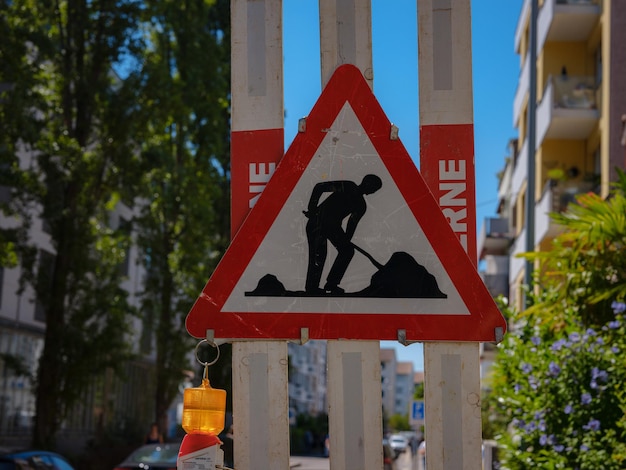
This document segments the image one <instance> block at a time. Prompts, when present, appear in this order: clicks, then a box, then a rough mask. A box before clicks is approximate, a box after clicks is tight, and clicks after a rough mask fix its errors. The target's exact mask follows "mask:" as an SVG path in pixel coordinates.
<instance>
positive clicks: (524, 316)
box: [487, 173, 626, 470]
mask: <svg viewBox="0 0 626 470" xmlns="http://www.w3.org/2000/svg"><path fill="white" fill-rule="evenodd" d="M625 208H626V179H625V178H624V174H623V173H620V180H619V183H618V185H617V186H616V187H615V189H614V191H613V192H612V194H611V196H610V198H609V199H608V200H602V199H601V198H599V197H598V196H596V195H593V194H587V195H583V196H580V197H579V198H578V205H570V206H569V208H568V210H567V212H566V213H563V214H558V215H554V216H553V217H554V219H555V221H557V222H558V223H560V224H562V225H563V227H564V229H565V231H564V232H563V233H562V234H561V235H559V236H557V238H556V239H555V241H554V250H553V251H549V252H545V253H529V254H526V256H527V257H528V258H529V259H532V260H535V261H536V262H537V266H538V270H537V284H538V285H540V286H541V290H537V291H536V292H535V293H534V294H533V296H532V298H533V305H532V306H531V307H530V308H528V309H527V310H526V311H523V312H509V315H510V319H509V320H510V325H511V328H510V332H509V333H508V334H507V336H506V337H505V340H504V341H503V343H502V344H501V345H500V346H499V352H498V356H497V360H496V365H495V370H494V374H493V377H492V384H491V385H492V392H491V394H490V397H489V400H488V403H487V406H488V409H489V411H490V412H491V413H490V415H491V419H492V421H493V422H492V423H490V425H491V426H492V429H496V431H495V432H496V434H497V435H496V437H497V439H498V441H499V444H500V445H501V446H502V447H503V451H504V452H503V453H502V454H503V468H507V469H522V468H528V467H530V466H533V467H535V468H541V469H557V468H562V469H573V468H577V469H580V470H584V469H588V470H591V469H597V468H603V469H619V468H624V467H625V466H626V445H625V444H624V442H626V394H625V393H624V389H623V384H624V381H626V360H625V359H624V351H626V335H625V333H626V323H625V321H626V319H625V317H624V312H625V310H626V304H624V297H625V295H626V278H625V277H624V269H623V268H624V263H625V262H626V255H625V254H624V249H623V248H624V242H625V241H626V224H625V223H624V217H625V211H624V209H625Z"/></svg>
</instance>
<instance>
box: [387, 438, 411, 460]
mask: <svg viewBox="0 0 626 470" xmlns="http://www.w3.org/2000/svg"><path fill="white" fill-rule="evenodd" d="M389 445H390V446H391V448H392V449H393V451H394V452H395V454H396V456H398V455H400V454H402V453H404V451H405V450H406V449H407V447H408V446H409V440H408V439H407V438H406V437H405V436H403V435H402V434H392V435H391V436H389Z"/></svg>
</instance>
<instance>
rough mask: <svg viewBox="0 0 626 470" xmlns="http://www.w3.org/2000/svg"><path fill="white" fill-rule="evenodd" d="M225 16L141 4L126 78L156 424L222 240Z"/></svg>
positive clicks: (205, 5)
mask: <svg viewBox="0 0 626 470" xmlns="http://www.w3.org/2000/svg"><path fill="white" fill-rule="evenodd" d="M229 12H230V4H229V2H228V1H226V0H211V1H209V0H182V1H180V2H171V1H154V2H149V3H147V5H146V10H145V12H144V17H145V18H146V22H145V31H146V34H147V36H146V39H145V41H146V44H148V47H147V49H146V51H145V54H144V55H143V58H142V63H141V64H140V67H138V68H137V69H136V70H134V71H132V72H131V73H130V75H129V77H128V80H127V82H128V83H135V84H136V89H137V90H138V92H137V100H138V102H137V106H138V111H137V113H136V114H135V119H136V122H137V124H138V125H141V126H142V128H141V129H140V132H143V133H145V137H144V138H142V139H141V141H142V144H141V147H140V158H141V175H140V181H139V186H138V192H139V194H140V195H141V196H142V200H143V201H145V203H143V204H141V210H140V214H139V216H138V217H137V218H136V219H135V227H136V229H137V231H138V233H139V237H138V244H139V246H140V247H141V249H142V250H143V253H144V258H145V260H146V269H147V278H146V284H145V291H144V294H143V302H142V312H143V315H144V331H145V332H146V333H150V332H153V333H154V335H155V339H156V341H155V346H156V363H157V370H156V387H155V390H154V406H155V418H156V419H157V421H158V422H159V423H160V424H161V425H164V424H165V419H166V413H167V409H168V407H169V406H170V404H171V402H172V399H173V398H174V397H175V395H176V394H178V393H179V390H178V385H179V383H180V381H181V377H182V375H181V374H182V370H183V369H184V368H186V367H187V360H186V357H187V356H188V353H189V351H190V349H191V348H193V341H191V338H190V337H189V335H188V333H187V331H186V330H185V323H184V321H185V317H186V314H187V312H188V311H189V309H190V308H191V305H192V304H193V302H194V301H195V299H196V298H197V296H198V294H199V293H200V292H201V290H202V288H203V287H204V285H205V283H206V281H207V280H208V278H209V276H210V274H211V272H212V271H213V269H214V268H215V266H216V264H217V262H218V260H219V259H220V257H221V255H222V254H223V252H224V251H225V249H226V246H227V244H228V241H229V218H228V214H229V203H230V193H229V185H230V148H229V110H230V103H229V94H230V66H229V61H230V35H229V23H230V17H229ZM222 351H223V352H226V353H228V351H229V348H228V347H222ZM226 356H228V354H226ZM207 360H209V359H207ZM215 367H216V366H213V367H212V369H215ZM226 370H229V369H228V368H227V369H226ZM211 372H212V375H213V376H215V375H216V374H215V371H214V370H211ZM218 378H219V375H218ZM218 382H220V385H224V384H223V382H224V381H221V380H218ZM213 385H216V384H215V381H213ZM227 388H228V389H230V387H227Z"/></svg>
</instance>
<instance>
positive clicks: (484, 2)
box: [283, 0, 523, 370]
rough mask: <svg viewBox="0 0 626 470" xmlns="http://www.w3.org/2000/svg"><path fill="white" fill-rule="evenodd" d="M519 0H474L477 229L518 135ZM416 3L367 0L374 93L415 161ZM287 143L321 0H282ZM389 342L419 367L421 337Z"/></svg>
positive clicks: (304, 91)
mask: <svg viewBox="0 0 626 470" xmlns="http://www.w3.org/2000/svg"><path fill="white" fill-rule="evenodd" d="M522 1H523V0H501V1H493V0H473V1H472V4H471V5H472V59H473V85H474V131H475V136H474V150H475V155H476V169H475V171H476V211H477V229H478V230H479V231H480V228H481V226H482V223H483V220H484V218H485V217H489V216H494V215H495V210H496V205H497V197H498V180H497V177H496V174H497V172H498V171H499V170H501V169H502V168H503V167H504V159H505V157H506V156H507V155H508V152H507V144H508V142H509V140H510V139H511V138H513V137H515V136H516V131H515V130H514V128H513V117H512V116H513V97H514V94H515V89H516V86H517V78H518V75H519V71H520V65H519V56H517V55H516V54H515V51H514V37H515V28H516V26H517V19H518V16H519V13H520V11H521V7H522ZM416 26H417V7H416V1H415V0H394V1H392V2H390V1H389V0H372V47H373V60H374V94H375V95H376V97H377V99H378V101H379V102H380V104H381V106H382V107H383V109H384V111H385V113H386V114H387V117H388V118H389V120H390V121H392V122H393V123H394V124H396V125H397V126H398V127H399V128H400V139H401V140H402V142H403V144H404V146H405V147H406V149H407V151H408V152H409V154H410V155H411V157H412V158H413V159H414V161H415V163H416V165H417V166H418V168H419V122H418V115H419V111H418V82H417V80H418V77H417V75H418V71H417V32H416ZM283 34H284V39H283V41H284V46H283V54H284V88H285V113H286V117H285V148H287V147H288V146H289V144H290V143H291V141H292V140H293V139H294V137H295V135H296V131H297V123H298V119H299V118H301V117H304V116H306V115H307V114H308V113H309V111H310V110H311V108H312V107H313V105H314V104H315V101H316V100H317V98H318V97H319V95H320V93H321V83H320V82H321V79H320V55H319V23H318V0H284V1H283ZM381 347H394V348H395V349H396V355H397V358H398V360H400V361H412V362H413V364H414V367H415V370H423V367H424V362H423V353H422V346H421V344H413V345H411V346H408V347H405V346H402V345H400V344H399V343H397V342H392V341H383V342H382V343H381Z"/></svg>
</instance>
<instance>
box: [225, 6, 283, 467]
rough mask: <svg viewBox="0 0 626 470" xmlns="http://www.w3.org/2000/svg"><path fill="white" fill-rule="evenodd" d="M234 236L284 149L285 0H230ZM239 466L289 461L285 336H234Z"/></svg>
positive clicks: (267, 465) (237, 458)
mask: <svg viewBox="0 0 626 470" xmlns="http://www.w3.org/2000/svg"><path fill="white" fill-rule="evenodd" d="M231 28H232V30H231V41H232V42H231V54H232V56H231V67H232V71H231V85H232V87H231V88H232V90H231V93H232V94H231V97H232V134H231V235H232V236H234V235H235V233H236V232H237V230H238V229H239V226H240V225H241V223H242V222H243V220H244V219H245V217H246V215H247V213H248V211H249V210H250V209H251V208H252V207H253V206H254V203H255V202H256V199H257V198H258V196H259V195H260V193H261V191H262V190H263V188H264V187H265V185H266V183H267V182H268V181H269V178H270V176H271V175H272V173H273V171H274V169H275V167H276V164H277V163H278V161H279V160H280V159H281V157H282V156H283V153H284V130H283V129H284V123H283V117H284V113H283V67H282V60H283V54H282V0H231ZM232 365H233V408H234V413H233V415H234V416H233V421H234V432H235V436H236V437H235V440H234V442H235V444H234V453H235V467H236V468H238V469H246V470H268V469H272V468H285V469H286V468H289V439H288V436H289V394H288V382H287V381H288V379H287V343H286V342H285V341H235V342H233V359H232Z"/></svg>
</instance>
